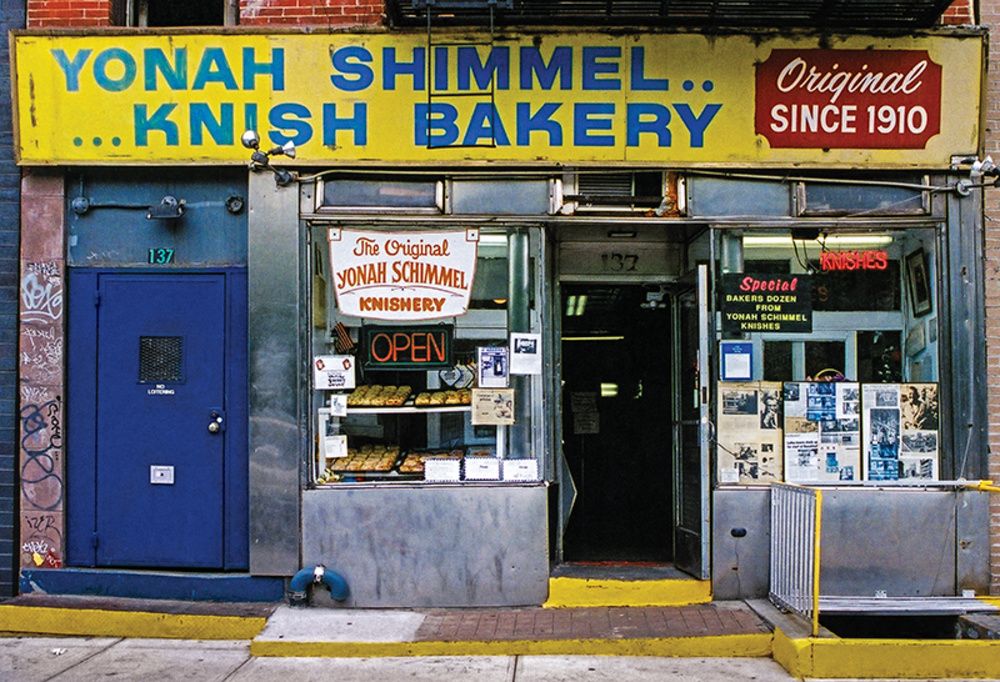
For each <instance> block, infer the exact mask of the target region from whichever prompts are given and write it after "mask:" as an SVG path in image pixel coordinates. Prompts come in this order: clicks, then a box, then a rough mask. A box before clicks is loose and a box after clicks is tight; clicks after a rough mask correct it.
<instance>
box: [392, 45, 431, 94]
mask: <svg viewBox="0 0 1000 682" xmlns="http://www.w3.org/2000/svg"><path fill="white" fill-rule="evenodd" d="M426 73H427V64H426V49H425V48H423V47H415V48H413V61H412V62H400V61H396V48H394V47H384V48H382V87H383V88H384V89H385V90H395V89H396V76H399V75H404V76H411V77H412V78H413V89H414V90H423V89H424V87H425V85H424V83H425V74H426Z"/></svg>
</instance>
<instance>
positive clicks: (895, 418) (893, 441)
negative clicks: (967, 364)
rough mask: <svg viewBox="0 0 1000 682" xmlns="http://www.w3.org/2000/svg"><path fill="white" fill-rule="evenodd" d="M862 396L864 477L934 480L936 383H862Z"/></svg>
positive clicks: (937, 440) (890, 479)
mask: <svg viewBox="0 0 1000 682" xmlns="http://www.w3.org/2000/svg"><path fill="white" fill-rule="evenodd" d="M862 397H863V399H864V400H863V405H864V411H865V420H864V421H865V433H864V444H865V461H866V466H867V474H866V475H867V478H868V479H869V480H872V481H897V480H906V479H928V480H936V479H937V477H938V449H939V440H940V438H939V433H938V428H939V425H938V387H937V384H877V385H876V384H873V385H865V387H864V395H863V396H862Z"/></svg>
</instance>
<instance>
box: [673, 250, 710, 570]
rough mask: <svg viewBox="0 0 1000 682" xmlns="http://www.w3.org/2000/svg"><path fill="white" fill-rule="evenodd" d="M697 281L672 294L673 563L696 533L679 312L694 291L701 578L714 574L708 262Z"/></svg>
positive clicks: (701, 269)
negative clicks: (687, 512)
mask: <svg viewBox="0 0 1000 682" xmlns="http://www.w3.org/2000/svg"><path fill="white" fill-rule="evenodd" d="M694 274H695V280H694V282H693V285H692V286H691V287H689V288H686V289H683V290H678V291H676V292H674V293H673V294H672V295H671V302H672V305H673V313H674V319H673V325H674V331H673V337H674V338H673V349H672V352H673V359H672V365H673V370H674V371H673V384H674V396H675V400H674V405H673V410H672V411H673V420H672V421H673V432H674V438H673V446H674V452H673V457H674V464H673V470H674V476H673V479H674V491H673V492H674V497H673V499H674V518H673V529H674V531H673V542H674V547H673V555H674V563H675V565H676V561H677V535H678V533H683V532H693V529H685V528H684V527H683V525H682V523H681V518H682V517H681V515H682V513H683V490H682V473H683V462H682V459H683V452H684V443H683V428H684V426H685V425H688V426H690V425H691V423H692V422H690V421H688V422H685V421H683V419H682V416H683V412H682V405H681V401H682V400H683V399H684V396H682V395H681V381H680V376H681V375H680V371H682V369H681V326H680V325H681V315H680V297H681V296H682V295H683V294H685V293H689V292H691V291H693V292H694V294H695V305H696V306H697V307H698V384H697V385H696V387H695V388H696V390H697V392H698V420H697V422H696V423H697V425H698V445H699V449H700V451H701V457H700V460H699V461H700V472H699V480H700V482H701V486H700V490H701V504H700V505H699V507H700V516H699V523H698V526H699V528H698V535H699V536H700V542H699V545H700V548H701V558H700V570H699V572H698V575H696V576H695V577H696V578H700V579H702V580H708V579H709V578H710V577H711V575H712V564H711V561H712V551H711V549H712V536H711V522H712V516H711V484H712V478H711V475H712V469H711V456H710V454H711V451H710V448H709V446H710V441H711V433H712V423H711V395H712V391H711V376H710V374H709V373H710V371H711V366H712V365H711V362H710V357H711V355H712V352H711V351H712V346H711V340H712V334H711V326H710V322H711V313H710V309H709V307H710V303H711V299H710V297H709V293H710V287H709V266H708V265H706V264H699V265H698V266H697V268H696V270H695V273H694Z"/></svg>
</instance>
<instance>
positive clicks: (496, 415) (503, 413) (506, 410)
mask: <svg viewBox="0 0 1000 682" xmlns="http://www.w3.org/2000/svg"><path fill="white" fill-rule="evenodd" d="M472 423H473V425H475V426H487V425H496V426H509V425H511V424H513V423H514V389H513V388H492V389H491V388H474V389H472Z"/></svg>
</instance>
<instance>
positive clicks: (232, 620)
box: [0, 604, 267, 639]
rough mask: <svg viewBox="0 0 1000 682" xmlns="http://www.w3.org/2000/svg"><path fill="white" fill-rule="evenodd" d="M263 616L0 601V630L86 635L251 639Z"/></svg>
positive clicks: (259, 629) (264, 619)
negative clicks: (2, 602) (163, 611)
mask: <svg viewBox="0 0 1000 682" xmlns="http://www.w3.org/2000/svg"><path fill="white" fill-rule="evenodd" d="M266 624H267V619H266V618H264V617H255V616H213V615H200V614H184V613H151V612H145V611H110V610H105V609H77V608H57V607H49V606H21V605H14V604H0V632H11V633H30V634H38V635H82V636H88V637H150V638H162V639H252V638H253V637H256V636H257V635H258V634H260V631H261V630H263V629H264V626H265V625H266Z"/></svg>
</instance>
